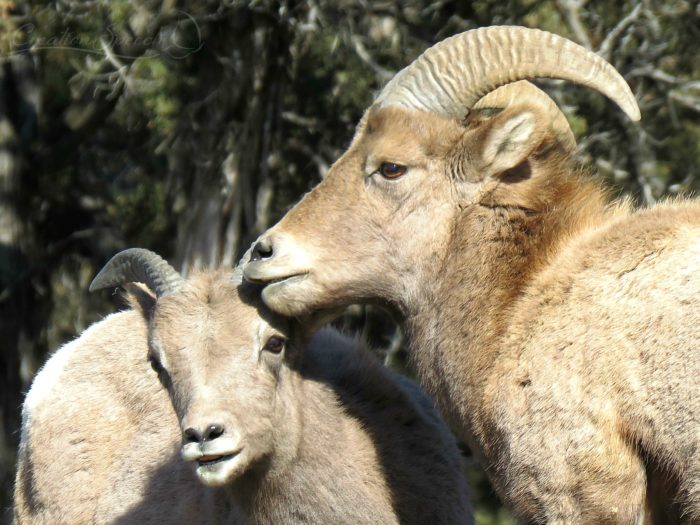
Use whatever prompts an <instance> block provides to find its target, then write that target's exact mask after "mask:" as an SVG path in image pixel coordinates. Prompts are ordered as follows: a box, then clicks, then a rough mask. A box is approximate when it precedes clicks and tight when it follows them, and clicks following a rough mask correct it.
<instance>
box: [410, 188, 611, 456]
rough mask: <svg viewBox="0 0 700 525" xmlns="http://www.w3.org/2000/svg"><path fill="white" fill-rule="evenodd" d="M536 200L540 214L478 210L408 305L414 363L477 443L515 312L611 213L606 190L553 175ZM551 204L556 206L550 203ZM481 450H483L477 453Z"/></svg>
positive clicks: (457, 425)
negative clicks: (563, 253) (564, 252)
mask: <svg viewBox="0 0 700 525" xmlns="http://www.w3.org/2000/svg"><path fill="white" fill-rule="evenodd" d="M531 185H532V186H533V187H532V188H528V192H529V193H534V194H537V195H538V198H539V199H540V202H538V203H537V206H535V207H534V209H526V208H524V207H517V206H496V205H493V204H492V203H490V204H489V205H483V204H479V205H472V206H470V207H468V208H465V209H464V210H461V211H460V212H459V215H458V216H457V218H456V220H455V221H454V229H453V233H452V238H451V239H450V240H449V244H448V246H449V249H448V254H447V256H446V257H445V259H444V260H443V261H442V263H441V264H440V265H439V267H437V268H435V267H434V269H433V270H432V272H431V273H430V274H429V275H426V278H425V279H424V280H423V285H422V292H421V296H420V297H417V298H416V299H415V300H414V301H413V303H412V304H410V305H407V308H406V310H407V315H406V321H405V327H406V331H407V333H408V334H407V335H408V336H409V341H410V343H409V344H410V345H411V351H410V354H411V359H412V362H413V365H414V367H415V369H416V371H417V373H418V375H419V377H420V380H421V383H422V385H423V386H424V387H425V388H426V389H427V390H428V391H429V393H430V394H431V395H433V396H434V397H435V399H436V401H437V403H438V406H440V408H441V411H442V413H443V415H444V416H445V417H446V418H447V419H448V421H449V423H450V426H451V427H452V428H453V430H455V431H457V432H458V434H459V437H460V438H462V439H463V440H466V441H467V442H468V443H469V444H470V445H473V444H474V443H475V441H476V443H477V444H478V443H479V442H480V441H481V440H480V439H479V436H480V435H481V434H482V432H484V431H485V429H484V425H488V422H489V421H488V418H489V414H488V407H483V406H482V405H483V403H482V399H481V398H482V395H483V390H484V387H485V381H486V379H487V377H488V375H489V371H490V370H491V368H492V367H493V366H494V364H495V363H496V361H497V360H498V359H499V357H502V356H503V353H504V352H507V351H508V350H509V349H508V348H505V345H502V344H500V339H501V337H502V336H503V334H504V332H506V331H507V329H508V322H509V318H510V315H511V314H510V309H511V308H512V305H513V304H514V302H515V301H516V300H517V299H518V297H519V296H520V295H521V293H522V292H523V290H524V288H525V287H526V286H527V285H528V283H529V282H530V281H531V280H532V278H533V276H534V275H535V274H537V273H538V272H539V271H541V269H542V268H543V267H545V266H546V264H547V263H548V261H549V260H551V259H552V256H553V255H554V254H555V253H557V252H558V251H559V250H560V249H561V247H562V239H564V238H567V239H568V238H570V237H571V236H572V235H575V234H576V232H579V231H581V230H583V229H585V228H588V227H590V226H591V225H592V223H593V222H597V221H600V220H602V218H603V217H604V216H605V215H606V210H605V207H606V199H605V196H604V192H602V191H601V190H600V188H599V187H598V186H596V185H594V184H592V183H590V182H584V181H583V179H579V178H578V177H576V176H573V175H558V176H557V177H556V178H555V177H551V178H550V179H549V180H548V183H547V186H546V187H542V188H537V187H535V186H536V181H531ZM547 197H551V198H552V199H553V200H551V201H549V203H548V202H547V201H546V200H544V202H543V199H547ZM479 448H480V447H478V446H477V449H479Z"/></svg>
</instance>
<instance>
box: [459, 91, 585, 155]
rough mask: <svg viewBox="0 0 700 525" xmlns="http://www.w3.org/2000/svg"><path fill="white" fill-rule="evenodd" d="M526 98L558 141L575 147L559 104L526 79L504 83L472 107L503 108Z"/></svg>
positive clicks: (564, 145) (572, 136)
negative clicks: (541, 113) (537, 107)
mask: <svg viewBox="0 0 700 525" xmlns="http://www.w3.org/2000/svg"><path fill="white" fill-rule="evenodd" d="M523 100H527V101H528V103H530V104H534V105H536V106H539V108H540V109H541V111H542V112H543V113H544V115H545V117H546V121H547V122H549V127H550V129H551V131H552V132H553V133H554V135H555V137H556V139H557V140H558V141H559V143H560V144H561V145H562V146H563V147H564V148H565V149H566V150H567V151H571V152H573V151H574V150H575V149H576V138H575V137H574V134H573V132H572V131H571V127H570V126H569V121H568V120H566V117H565V116H564V114H563V113H562V112H561V110H560V109H559V106H557V105H556V103H555V102H554V101H553V100H552V99H551V98H550V96H549V95H547V93H545V92H544V91H542V90H541V89H540V88H538V87H537V86H535V85H534V84H531V83H530V82H528V81H527V80H519V81H518V82H513V83H511V84H506V85H505V86H501V87H499V88H498V89H496V90H494V91H491V92H490V93H488V94H486V96H484V97H483V98H481V99H480V100H479V101H478V102H477V103H476V104H475V105H474V108H473V109H484V108H499V109H503V108H506V107H508V106H510V105H511V104H514V103H517V102H522V101H523Z"/></svg>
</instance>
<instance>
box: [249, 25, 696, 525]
mask: <svg viewBox="0 0 700 525" xmlns="http://www.w3.org/2000/svg"><path fill="white" fill-rule="evenodd" d="M538 76H546V77H557V78H562V79H567V80H571V81H574V82H579V83H582V84H584V85H587V86H589V87H592V88H594V89H597V90H599V91H601V92H603V93H605V94H607V95H608V96H609V97H610V98H611V99H612V100H614V101H616V102H617V103H618V104H619V105H620V106H621V107H622V108H623V109H624V110H625V112H626V113H627V114H628V115H629V116H630V117H631V118H632V119H633V120H637V119H638V118H639V110H638V108H637V105H636V103H635V100H634V97H633V95H632V93H631V92H630V90H629V88H628V86H627V85H626V83H625V82H624V80H623V79H622V78H621V77H620V76H619V74H617V72H616V71H615V70H614V69H613V68H612V67H611V66H610V65H609V64H607V63H606V62H605V61H604V60H602V59H601V58H600V57H598V56H596V55H594V54H592V53H590V52H588V51H586V50H584V49H583V48H581V47H580V46H577V45H575V44H573V43H572V42H569V41H567V40H565V39H563V38H560V37H557V36H555V35H552V34H549V33H545V32H542V31H538V30H532V29H525V28H517V27H496V28H486V29H478V30H475V31H470V32H467V33H463V34H461V35H457V36H455V37H452V38H450V39H447V40H445V41H444V42H442V43H440V44H437V45H436V46H434V47H433V48H431V49H429V50H428V51H426V52H425V53H424V54H423V55H422V56H421V57H419V58H418V59H417V60H416V61H415V62H414V63H413V64H411V65H410V66H409V67H407V68H405V69H404V70H402V71H401V72H399V73H398V74H397V75H396V76H395V77H394V79H393V80H391V81H390V82H389V83H388V84H387V86H386V87H385V89H384V90H383V91H382V93H381V94H380V95H379V97H378V99H377V101H376V102H375V103H374V104H373V105H372V106H371V107H370V108H369V109H368V110H367V112H366V113H365V115H364V117H363V118H362V120H361V122H360V124H359V126H358V129H357V132H356V135H355V137H354V139H353V142H352V144H351V145H350V148H349V150H348V151H347V152H346V153H345V154H344V155H343V156H342V157H341V158H340V159H339V160H338V161H337V162H336V163H335V164H334V166H333V167H332V168H331V170H330V171H329V172H328V174H327V175H326V177H325V179H324V180H323V181H322V182H321V183H320V184H319V185H318V186H317V187H316V188H315V189H314V190H313V191H311V192H310V193H309V194H307V195H306V196H305V197H304V199H303V200H302V201H301V202H300V203H299V204H297V206H296V207H295V208H293V209H292V210H291V211H290V212H289V213H288V214H287V215H286V216H285V217H284V218H283V219H282V220H281V221H280V222H279V224H277V225H276V226H275V227H273V228H272V229H271V230H269V231H268V232H267V233H265V234H264V235H262V236H261V238H260V239H259V241H258V243H257V244H256V245H255V247H254V249H253V254H252V259H251V261H250V262H249V263H247V264H246V265H245V268H244V275H245V277H246V278H247V279H248V280H249V281H253V282H257V283H262V284H266V285H267V286H266V288H265V289H264V291H263V293H262V297H263V300H264V301H265V302H266V304H267V305H268V306H269V307H270V308H271V309H273V310H275V311H277V312H279V313H282V314H285V315H304V314H307V313H308V312H310V311H312V310H314V309H319V308H320V309H327V308H335V307H338V306H342V305H346V304H349V303H356V302H379V303H380V304H385V305H388V306H389V307H390V308H392V309H393V310H394V311H395V312H396V314H397V317H398V318H399V319H400V320H401V322H402V325H403V327H404V329H405V331H406V332H407V335H408V336H409V341H410V343H409V344H410V349H409V350H410V358H411V361H412V364H413V366H414V367H415V369H416V371H417V373H418V377H419V381H420V383H421V384H422V386H423V387H424V388H425V389H426V391H427V392H428V393H430V394H431V395H432V396H433V397H434V398H435V399H436V402H437V405H438V407H439V408H440V409H441V411H442V413H443V415H444V416H445V417H446V418H447V420H448V422H449V423H450V425H451V427H452V429H453V430H454V431H455V432H457V433H458V435H459V437H461V438H462V439H463V440H465V441H466V442H467V443H469V445H470V446H471V448H472V450H473V451H474V452H475V454H476V455H477V456H478V457H479V458H480V460H481V462H482V464H483V465H484V467H485V468H486V469H487V471H488V474H489V476H490V478H491V480H492V481H493V483H494V485H495V486H496V488H497V490H498V492H499V494H500V495H501V497H502V498H503V499H504V501H505V502H506V503H507V504H508V505H509V506H510V508H511V509H512V510H513V511H514V512H515V514H516V515H517V516H518V517H519V518H520V519H522V520H523V521H526V522H529V523H560V524H572V523H585V524H594V523H623V524H631V523H634V522H635V520H638V519H641V518H642V516H643V514H644V512H645V506H652V504H653V503H654V502H652V501H649V500H650V499H651V498H650V495H651V494H652V493H656V492H657V487H656V485H657V484H659V483H663V482H664V479H663V478H664V476H668V478H670V485H676V486H675V487H669V488H675V490H676V493H675V495H674V496H675V498H677V502H678V503H679V504H680V506H681V510H682V512H683V513H684V514H685V517H686V519H687V520H688V521H690V522H696V521H697V520H700V380H699V379H698V378H700V352H699V350H698V348H699V347H700V205H699V204H698V202H696V201H677V202H672V203H667V204H663V205H659V206H657V207H655V208H652V209H643V210H638V211H634V210H632V209H630V206H629V205H628V203H626V202H624V201H623V202H615V201H611V200H610V198H609V196H608V194H607V193H606V192H605V191H604V190H603V189H602V188H601V187H600V185H599V184H598V183H597V182H595V181H594V180H592V179H591V178H590V177H588V176H587V175H586V174H582V173H580V170H577V169H576V168H575V166H574V165H573V155H572V142H571V140H570V137H571V135H570V131H568V130H562V127H561V118H560V117H559V116H558V115H557V114H556V112H555V113H552V108H551V103H545V101H544V100H543V97H542V96H541V94H539V93H538V92H536V91H534V90H533V89H532V87H531V86H530V85H529V84H527V83H525V82H519V83H517V84H510V85H509V86H504V85H505V84H507V83H510V82H513V81H516V80H519V79H524V78H532V77H538ZM499 86H504V87H501V88H500V89H498V90H497V91H496V92H494V93H492V94H491V95H489V97H490V98H491V103H486V102H483V101H482V102H481V103H480V104H479V106H481V107H484V108H488V107H491V108H492V109H496V110H497V109H501V111H500V113H497V111H491V112H489V113H488V114H487V113H484V114H479V112H478V111H473V112H471V113H469V112H470V109H472V108H474V104H475V102H476V101H478V100H479V99H480V98H481V97H483V96H484V95H485V94H488V93H489V92H492V91H493V90H494V89H496V88H498V87H499ZM532 93H535V96H532ZM489 97H487V98H489ZM494 101H496V102H495V103H493V102H494ZM468 113H469V115H468V117H467V118H466V119H465V115H467V114H468ZM494 113H497V114H495V116H494ZM661 471H663V473H664V475H663V476H662V475H658V476H656V475H654V474H653V473H654V472H661ZM650 486H651V488H652V489H653V490H649V492H648V493H647V489H648V488H649V487H650ZM662 503H665V504H666V505H667V506H668V505H670V498H669V500H667V501H666V502H662ZM667 510H668V509H664V508H660V509H659V508H656V509H655V511H654V512H655V513H657V514H656V517H657V518H659V519H661V520H662V521H663V520H664V519H665V518H663V513H664V512H666V511H667ZM650 514H651V513H650ZM649 517H650V516H649Z"/></svg>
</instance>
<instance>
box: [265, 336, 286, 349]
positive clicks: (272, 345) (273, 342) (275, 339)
mask: <svg viewBox="0 0 700 525" xmlns="http://www.w3.org/2000/svg"><path fill="white" fill-rule="evenodd" d="M284 343H285V339H284V337H281V336H279V335H273V336H272V337H270V339H268V340H267V343H265V346H263V350H265V351H267V352H270V353H273V354H279V353H280V352H282V350H284Z"/></svg>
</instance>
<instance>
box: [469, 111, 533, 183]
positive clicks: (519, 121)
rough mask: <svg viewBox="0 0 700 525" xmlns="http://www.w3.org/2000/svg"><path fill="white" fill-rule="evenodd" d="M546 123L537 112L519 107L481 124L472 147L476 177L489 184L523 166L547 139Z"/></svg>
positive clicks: (474, 134) (471, 153)
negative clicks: (489, 181) (490, 179)
mask: <svg viewBox="0 0 700 525" xmlns="http://www.w3.org/2000/svg"><path fill="white" fill-rule="evenodd" d="M543 119H544V117H543V116H542V114H541V113H540V111H538V110H537V109H535V108H532V107H530V106H527V105H518V106H514V107H510V108H508V109H506V110H504V111H502V112H501V113H499V114H498V115H496V116H495V117H493V118H491V119H489V120H486V121H483V122H481V123H480V124H479V125H478V126H477V127H476V128H475V129H474V132H473V134H472V136H471V139H472V143H471V144H470V145H469V149H470V157H471V160H472V162H473V166H472V170H473V173H474V175H476V176H477V177H478V178H479V179H481V180H487V179H488V178H494V177H500V176H501V175H504V174H506V173H508V172H509V171H510V170H512V169H513V168H516V167H518V166H520V165H521V164H523V163H524V162H525V161H526V160H527V158H528V157H530V155H532V154H533V153H534V151H535V150H536V149H537V148H538V146H539V145H540V144H541V143H542V141H543V140H544V138H545V134H546V130H547V125H546V122H543Z"/></svg>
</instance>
